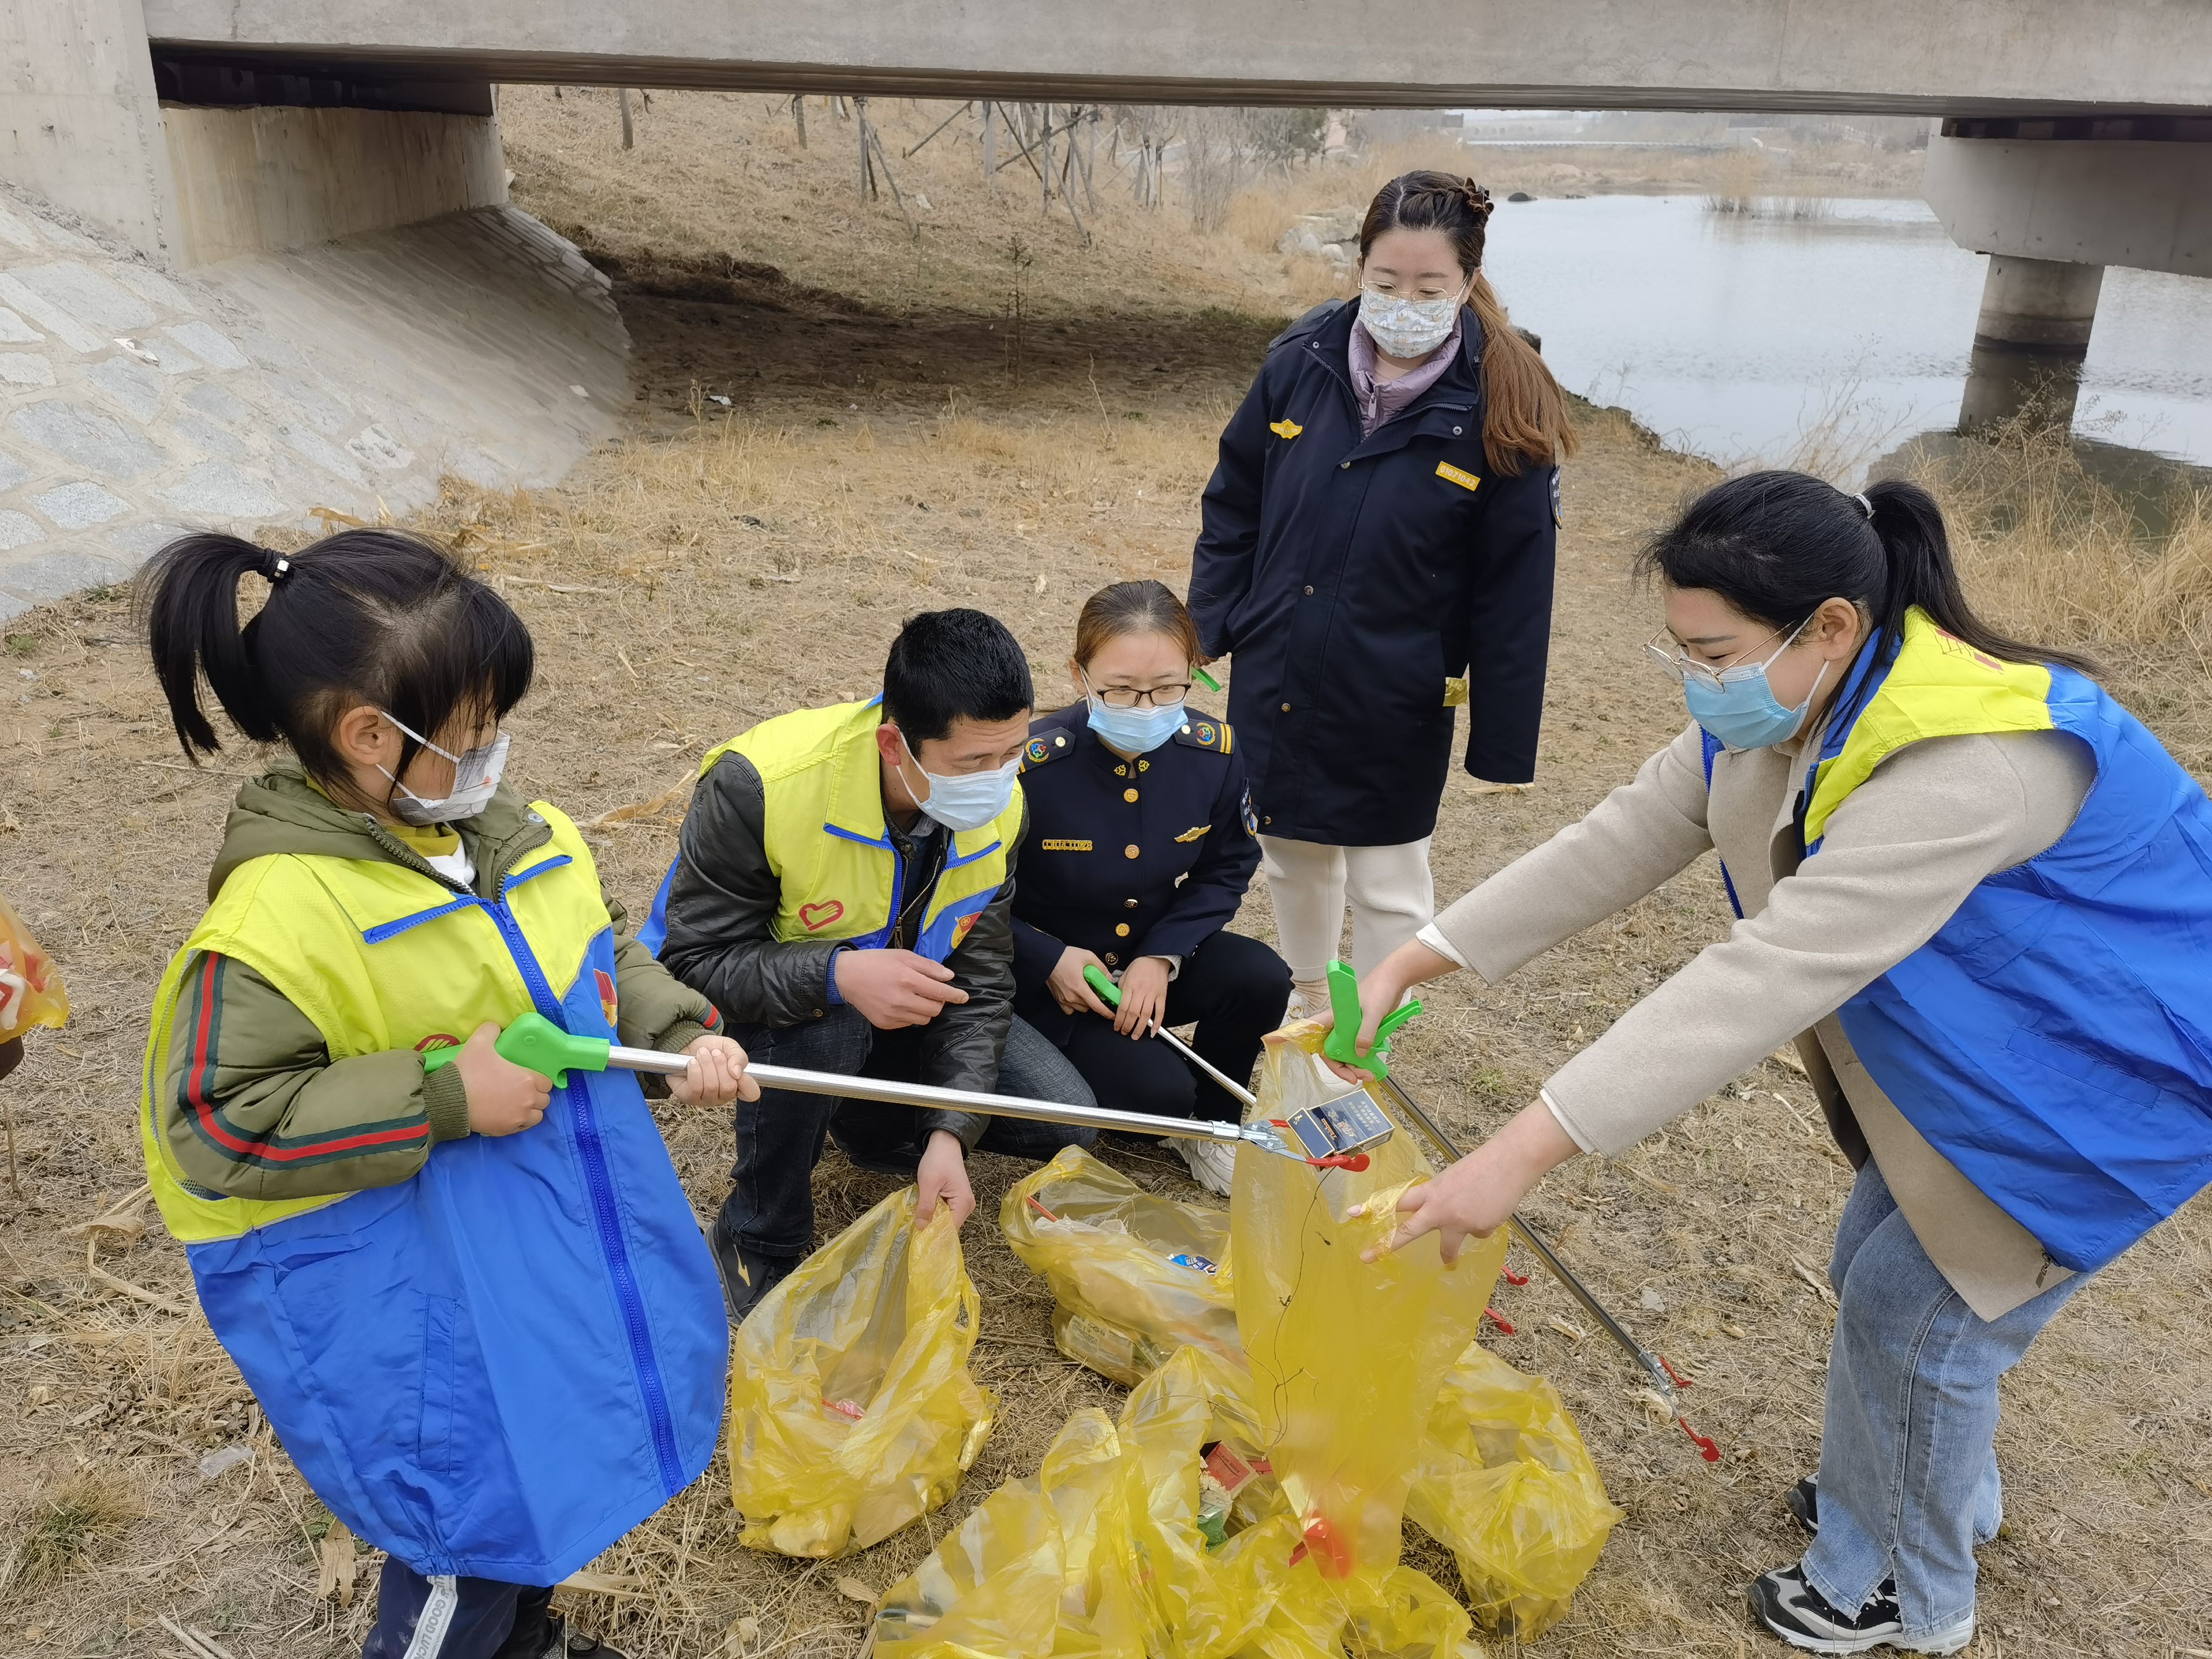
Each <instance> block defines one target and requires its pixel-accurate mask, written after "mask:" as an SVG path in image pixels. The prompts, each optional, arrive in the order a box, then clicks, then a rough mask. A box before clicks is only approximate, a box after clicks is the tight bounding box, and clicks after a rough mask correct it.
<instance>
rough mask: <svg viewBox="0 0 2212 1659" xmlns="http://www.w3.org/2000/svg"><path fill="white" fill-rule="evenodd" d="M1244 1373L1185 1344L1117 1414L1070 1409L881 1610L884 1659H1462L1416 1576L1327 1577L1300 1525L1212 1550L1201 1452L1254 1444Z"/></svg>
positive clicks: (1459, 1628)
mask: <svg viewBox="0 0 2212 1659" xmlns="http://www.w3.org/2000/svg"><path fill="white" fill-rule="evenodd" d="M1249 1387H1250V1384H1249V1380H1248V1379H1247V1378H1246V1377H1245V1376H1243V1373H1241V1372H1240V1371H1238V1370H1237V1368H1236V1367H1234V1366H1233V1365H1231V1364H1227V1363H1225V1362H1224V1361H1223V1360H1221V1359H1219V1358H1217V1357H1215V1356H1213V1355H1211V1354H1207V1353H1205V1352H1200V1351H1199V1350H1197V1349H1194V1348H1188V1347H1186V1348H1182V1349H1180V1350H1178V1351H1177V1352H1176V1354H1175V1356H1174V1357H1173V1358H1171V1359H1170V1360H1169V1361H1168V1363H1167V1364H1164V1365H1163V1366H1162V1367H1160V1369H1159V1370H1157V1371H1156V1372H1154V1373H1153V1374H1152V1376H1150V1377H1148V1378H1146V1380H1145V1382H1144V1383H1142V1384H1140V1385H1139V1387H1138V1388H1137V1389H1136V1390H1135V1392H1133V1394H1131V1395H1130V1396H1129V1398H1128V1400H1127V1402H1126V1403H1125V1404H1124V1406H1123V1407H1122V1410H1121V1417H1120V1419H1118V1420H1117V1421H1114V1422H1109V1421H1108V1419H1107V1418H1106V1416H1105V1414H1104V1413H1103V1412H1100V1411H1098V1410H1097V1409H1095V1408H1086V1409H1085V1410H1083V1411H1079V1412H1077V1413H1075V1414H1074V1415H1073V1416H1072V1417H1071V1418H1069V1419H1068V1421H1067V1423H1066V1425H1065V1426H1064V1427H1063V1428H1062V1429H1061V1430H1060V1434H1059V1436H1058V1437H1056V1438H1055V1439H1054V1442H1053V1444H1052V1448H1051V1449H1050V1450H1049V1451H1048V1452H1047V1453H1046V1455H1045V1457H1044V1461H1043V1463H1042V1467H1041V1468H1040V1469H1039V1470H1038V1473H1037V1474H1036V1475H1035V1476H1033V1477H1030V1478H1028V1479H1025V1480H1013V1481H1009V1482H1008V1483H1007V1484H1006V1485H1005V1486H1001V1487H1000V1488H999V1490H998V1491H997V1492H994V1493H993V1494H992V1495H991V1496H990V1498H987V1499H986V1500H985V1501H984V1503H983V1504H981V1507H979V1508H978V1509H976V1510H975V1511H974V1512H973V1513H972V1514H970V1515H969V1517H968V1519H967V1520H966V1521H965V1522H963V1523H962V1524H961V1526H960V1527H959V1528H957V1530H956V1531H955V1532H954V1533H953V1534H951V1536H950V1537H948V1538H946V1539H945V1541H944V1542H943V1543H941V1544H940V1545H939V1547H938V1548H937V1549H936V1551H935V1552H934V1553H932V1554H931V1556H930V1557H929V1558H928V1559H927V1560H925V1561H924V1562H923V1563H922V1564H921V1567H920V1568H918V1569H917V1570H916V1571H915V1573H914V1575H913V1576H912V1577H908V1578H907V1579H905V1580H904V1581H902V1583H897V1584H895V1585H893V1586H892V1587H891V1589H890V1590H888V1591H887V1592H886V1593H885V1594H884V1598H883V1600H882V1601H881V1602H880V1603H879V1604H878V1609H877V1613H876V1624H875V1651H876V1652H877V1654H878V1655H879V1656H881V1659H981V1656H989V1659H1048V1656H1052V1655H1061V1656H1066V1655H1077V1654H1079V1655H1084V1656H1086V1659H1343V1656H1344V1653H1345V1651H1346V1646H1347V1645H1350V1646H1351V1647H1352V1650H1353V1651H1355V1652H1358V1653H1360V1654H1362V1655H1364V1656H1367V1659H1459V1656H1461V1655H1462V1653H1463V1652H1465V1651H1467V1646H1466V1644H1467V1643H1468V1632H1469V1630H1470V1626H1469V1622H1468V1616H1467V1613H1466V1611H1465V1609H1463V1608H1462V1607H1460V1606H1459V1604H1458V1603H1457V1602H1456V1601H1454V1600H1453V1599H1452V1597H1451V1596H1450V1595H1449V1593H1447V1592H1446V1591H1445V1590H1444V1589H1443V1587H1442V1586H1441V1585H1439V1584H1437V1583H1435V1582H1434V1581H1433V1580H1431V1579H1430V1578H1428V1577H1425V1576H1424V1575H1423V1574H1421V1573H1419V1572H1416V1571H1413V1569H1411V1568H1408V1567H1403V1566H1370V1567H1366V1568H1362V1569H1359V1570H1358V1571H1354V1572H1352V1574H1350V1575H1348V1576H1346V1577H1341V1578H1334V1579H1331V1578H1324V1577H1322V1573H1321V1571H1320V1570H1319V1567H1318V1565H1316V1561H1315V1559H1314V1555H1313V1552H1312V1551H1311V1550H1310V1548H1309V1547H1307V1545H1306V1541H1305V1540H1304V1536H1303V1534H1302V1529H1301V1526H1300V1523H1299V1521H1298V1518H1297V1516H1295V1515H1293V1514H1292V1513H1291V1511H1290V1510H1289V1509H1288V1508H1287V1507H1285V1506H1284V1505H1283V1504H1281V1503H1280V1502H1279V1501H1278V1503H1277V1504H1276V1505H1275V1507H1274V1508H1273V1511H1272V1512H1271V1513H1268V1514H1266V1515H1264V1516H1260V1517H1258V1518H1256V1519H1255V1521H1254V1522H1252V1523H1251V1524H1249V1525H1248V1526H1246V1527H1245V1528H1243V1530H1242V1531H1239V1532H1237V1533H1235V1534H1231V1536H1230V1537H1229V1538H1228V1540H1227V1541H1226V1542H1225V1544H1224V1545H1223V1546H1221V1547H1219V1548H1218V1549H1212V1548H1209V1547H1208V1546H1207V1541H1206V1535H1205V1534H1203V1533H1202V1532H1201V1531H1200V1528H1199V1525H1198V1520H1197V1510H1198V1498H1199V1468H1200V1462H1199V1454H1200V1449H1201V1448H1202V1447H1204V1446H1206V1445H1208V1444H1214V1443H1220V1444H1227V1445H1231V1446H1232V1447H1238V1448H1240V1449H1242V1451H1243V1452H1244V1453H1248V1454H1249V1453H1254V1452H1255V1448H1254V1447H1253V1446H1252V1445H1251V1443H1250V1442H1249V1440H1246V1439H1244V1438H1243V1437H1244V1436H1246V1435H1248V1434H1249V1433H1250V1432H1251V1431H1253V1429H1254V1427H1255V1425H1256V1423H1257V1420H1258V1417H1257V1413H1255V1410H1254V1408H1253V1403H1252V1401H1251V1399H1250V1397H1249Z"/></svg>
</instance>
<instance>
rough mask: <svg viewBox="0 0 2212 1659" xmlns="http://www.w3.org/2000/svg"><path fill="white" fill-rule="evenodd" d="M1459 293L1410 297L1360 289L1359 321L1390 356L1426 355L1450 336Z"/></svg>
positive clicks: (1456, 312) (1456, 311) (1455, 316)
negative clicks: (1410, 298)
mask: <svg viewBox="0 0 2212 1659" xmlns="http://www.w3.org/2000/svg"><path fill="white" fill-rule="evenodd" d="M1461 299H1462V296H1461V295H1457V294H1447V295H1442V296H1441V297H1439V298H1437V299H1434V300H1409V299H1406V298H1404V297H1402V296H1401V295H1395V294H1377V293H1376V291H1375V290H1374V289H1371V288H1363V289H1360V290H1359V321H1360V323H1361V325H1362V326H1364V328H1365V329H1366V330H1367V333H1368V337H1370V339H1372V340H1373V341H1374V342H1375V343H1376V347H1377V348H1378V349H1381V350H1383V351H1384V352H1386V353H1388V354H1389V356H1393V357H1400V358H1407V357H1425V356H1428V355H1429V353H1431V351H1434V350H1435V349H1437V347H1438V346H1440V345H1442V344H1443V343H1444V342H1445V341H1446V340H1447V339H1449V337H1451V331H1452V323H1453V322H1454V320H1455V319H1457V317H1458V316H1459V307H1460V301H1461Z"/></svg>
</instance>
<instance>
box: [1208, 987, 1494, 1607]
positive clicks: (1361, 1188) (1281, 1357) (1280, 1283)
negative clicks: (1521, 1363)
mask: <svg viewBox="0 0 2212 1659" xmlns="http://www.w3.org/2000/svg"><path fill="white" fill-rule="evenodd" d="M1321 1040H1322V1032H1321V1030H1320V1029H1319V1028H1318V1027H1316V1026H1314V1025H1311V1024H1304V1025H1297V1026H1293V1027H1291V1028H1290V1029H1289V1030H1285V1031H1279V1032H1277V1033H1276V1034H1275V1035H1274V1036H1271V1037H1269V1038H1268V1039H1267V1054H1266V1064H1265V1067H1264V1069H1263V1071H1262V1073H1261V1082H1260V1103H1259V1106H1258V1107H1257V1108H1256V1109H1255V1115H1256V1116H1258V1117H1261V1118H1287V1117H1289V1116H1290V1115H1291V1113H1293V1112H1296V1111H1299V1110H1302V1109H1305V1108H1307V1107H1310V1106H1313V1105H1316V1104H1318V1103H1321V1102H1322V1101H1324V1100H1327V1099H1329V1098H1332V1097H1334V1096H1336V1095H1340V1094H1341V1093H1342V1092H1343V1091H1344V1089H1345V1086H1346V1085H1344V1084H1343V1083H1342V1082H1341V1081H1340V1079H1337V1078H1336V1076H1335V1075H1334V1073H1330V1072H1328V1070H1327V1068H1326V1067H1324V1066H1322V1062H1321V1060H1320V1059H1319V1050H1320V1048H1321ZM1369 1094H1370V1098H1373V1099H1374V1100H1375V1101H1376V1104H1377V1105H1378V1106H1381V1107H1382V1108H1383V1110H1384V1111H1385V1112H1389V1104H1388V1103H1387V1101H1386V1100H1385V1099H1384V1098H1383V1097H1382V1096H1381V1095H1380V1094H1379V1093H1378V1092H1377V1091H1373V1090H1370V1091H1369ZM1391 1115H1393V1116H1394V1117H1395V1114H1391ZM1369 1158H1370V1164H1369V1166H1368V1168H1367V1169H1366V1170H1364V1171H1358V1172H1354V1171H1352V1170H1328V1171H1322V1170H1314V1169H1312V1168H1310V1167H1308V1166H1306V1165H1304V1164H1297V1163H1294V1162H1292V1161H1291V1160H1290V1159H1288V1158H1276V1157H1273V1156H1272V1155H1270V1154H1268V1153H1266V1152H1258V1151H1255V1149H1253V1148H1251V1147H1249V1146H1248V1147H1244V1148H1242V1149H1240V1150H1239V1151H1238V1152H1237V1180H1236V1187H1235V1192H1234V1195H1233V1197H1232V1199H1231V1240H1232V1243H1231V1257H1232V1259H1233V1260H1234V1261H1235V1263H1236V1279H1235V1285H1234V1289H1235V1292H1236V1297H1237V1329H1238V1332H1239V1334H1240V1335H1241V1336H1242V1338H1243V1346H1244V1352H1245V1357H1246V1360H1247V1363H1248V1364H1249V1365H1250V1367H1251V1372H1252V1384H1251V1398H1252V1400H1253V1401H1254V1403H1255V1407H1257V1409H1258V1413H1259V1431H1260V1436H1261V1447H1262V1449H1264V1450H1265V1452H1266V1454H1267V1456H1268V1457H1269V1458H1270V1459H1272V1460H1273V1465H1274V1470H1275V1474H1276V1476H1277V1477H1278V1478H1279V1480H1281V1482H1282V1484H1283V1487H1284V1491H1285V1494H1286V1495H1287V1497H1288V1498H1289V1500H1290V1502H1291V1506H1292V1508H1293V1510H1295V1511H1296V1513H1297V1516H1299V1519H1300V1523H1301V1525H1302V1527H1303V1528H1304V1533H1305V1537H1306V1541H1307V1543H1308V1544H1309V1546H1310V1547H1311V1549H1312V1551H1313V1553H1314V1554H1315V1557H1316V1560H1317V1562H1318V1564H1319V1565H1320V1567H1321V1571H1322V1574H1323V1575H1324V1576H1325V1577H1350V1576H1352V1574H1354V1573H1357V1572H1360V1571H1366V1570H1370V1569H1375V1570H1380V1569H1386V1568H1388V1567H1389V1566H1390V1565H1393V1564H1395V1562H1396V1560H1397V1559H1398V1547H1399V1528H1400V1519H1401V1515H1402V1514H1403V1512H1404V1509H1405V1502H1406V1491H1407V1486H1408V1485H1409V1484H1410V1483H1411V1481H1412V1480H1413V1471H1414V1468H1415V1467H1416V1465H1417V1464H1418V1463H1419V1460H1420V1455H1421V1441H1422V1437H1423V1434H1424V1431H1425V1429H1426V1427H1427V1425H1428V1421H1429V1416H1430V1413H1431V1409H1432V1408H1433V1407H1434V1406H1435V1404H1436V1400H1437V1389H1439V1387H1440V1386H1441V1385H1442V1384H1443V1378H1444V1373H1445V1371H1446V1370H1448V1369H1449V1367H1450V1365H1451V1364H1452V1362H1453V1361H1454V1360H1455V1359H1456V1358H1458V1357H1459V1354H1460V1352H1461V1351H1462V1350H1463V1349H1464V1348H1465V1347H1466V1346H1468V1343H1469V1342H1470V1341H1471V1340H1473V1339H1474V1330H1475V1325H1476V1322H1477V1321H1479V1320H1480V1318H1481V1316H1482V1310H1483V1305H1484V1304H1485V1303H1486V1302H1487V1301H1488V1300H1489V1297H1490V1292H1491V1288H1492V1285H1494V1284H1495V1283H1496V1282H1497V1277H1498V1268H1499V1267H1500V1266H1501V1265H1503V1263H1504V1259H1505V1235H1504V1231H1503V1230H1501V1231H1498V1233H1496V1234H1494V1235H1492V1237H1490V1238H1489V1239H1487V1240H1470V1241H1468V1245H1467V1247H1466V1249H1464V1250H1463V1251H1462V1254H1461V1256H1460V1260H1459V1262H1458V1265H1457V1266H1456V1267H1454V1268H1450V1269H1447V1268H1446V1267H1444V1266H1443V1262H1442V1261H1441V1259H1440V1258H1439V1256H1438V1255H1437V1240H1436V1237H1435V1235H1434V1234H1430V1235H1428V1236H1427V1237H1423V1238H1420V1239H1419V1240H1416V1241H1415V1242H1414V1243H1413V1244H1412V1245H1410V1246H1409V1247H1407V1249H1405V1250H1403V1251H1401V1252H1400V1253H1398V1254H1397V1255H1390V1256H1386V1257H1384V1258H1383V1260H1381V1261H1377V1262H1375V1263H1373V1264H1371V1265H1370V1264H1369V1263H1366V1262H1363V1261H1361V1260H1360V1259H1359V1253H1360V1252H1361V1251H1362V1250H1363V1249H1366V1248H1367V1247H1368V1246H1370V1245H1371V1244H1375V1243H1380V1242H1381V1241H1382V1240H1383V1239H1385V1238H1387V1237H1389V1235H1390V1234H1391V1232H1393V1231H1395V1229H1396V1226H1397V1220H1396V1218H1395V1213H1394V1209H1395V1205H1396V1203H1397V1200H1398V1197H1399V1195H1400V1194H1401V1193H1402V1192H1403V1191H1404V1190H1405V1189H1406V1188H1407V1187H1408V1186H1410V1185H1412V1184H1413V1182H1417V1181H1420V1180H1424V1179H1425V1178H1426V1177H1427V1176H1429V1175H1430V1174H1431V1172H1432V1171H1431V1165H1430V1164H1429V1162H1428V1160H1427V1159H1426V1158H1425V1157H1424V1156H1423V1154H1422V1152H1421V1150H1420V1146H1419V1143H1418V1141H1417V1140H1416V1139H1415V1136H1414V1134H1413V1132H1412V1131H1411V1130H1409V1129H1407V1128H1405V1127H1401V1128H1400V1130H1399V1132H1398V1133H1396V1134H1395V1135H1394V1136H1392V1137H1391V1139H1389V1140H1388V1141H1385V1142H1383V1144H1382V1145H1380V1146H1375V1147H1371V1148H1370V1149H1369ZM1355 1206H1365V1208H1366V1209H1367V1210H1368V1211H1369V1212H1370V1213H1366V1214H1362V1215H1359V1216H1352V1215H1351V1214H1350V1213H1349V1212H1350V1211H1351V1210H1352V1208H1354V1207H1355Z"/></svg>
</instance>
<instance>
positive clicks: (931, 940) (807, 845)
mask: <svg viewBox="0 0 2212 1659" xmlns="http://www.w3.org/2000/svg"><path fill="white" fill-rule="evenodd" d="M882 701H883V700H882V699H881V698H879V697H878V698H871V699H870V700H869V701H868V702H848V703H838V704H836V705H834V706H833V707H831V708H802V709H799V710H798V711H797V712H796V713H793V714H782V715H779V716H778V717H777V718H775V720H763V721H762V722H761V724H759V725H758V726H754V727H753V728H752V729H751V730H750V731H748V732H740V733H739V734H738V736H736V737H734V738H731V739H730V740H729V741H728V742H726V743H722V744H716V745H715V746H714V748H712V749H710V750H708V751H707V755H706V758H705V759H704V760H702V762H700V763H699V775H700V776H702V777H704V776H705V775H707V773H708V771H709V770H710V769H712V768H713V766H714V763H715V762H716V761H718V760H720V758H721V757H723V756H724V755H726V754H730V753H736V754H739V755H743V756H744V757H745V758H746V759H747V760H748V761H750V763H752V766H753V769H754V770H755V771H757V772H758V773H759V774H760V780H761V789H762V793H763V796H764V798H765V799H766V810H765V812H764V814H763V838H764V840H765V842H766V851H767V854H768V861H769V868H770V869H772V870H774V871H775V873H776V877H777V878H778V879H779V880H780V881H781V883H782V885H783V893H782V897H781V901H780V902H779V903H778V905H777V908H776V914H775V936H776V938H777V939H779V940H783V941H789V940H792V939H850V940H852V941H853V942H854V944H855V945H857V946H859V947H860V948H861V949H863V950H866V949H872V948H875V947H878V946H880V945H883V944H884V942H885V941H886V939H888V937H889V935H890V925H891V921H892V919H893V918H894V917H895V916H896V915H897V913H898V909H899V907H900V904H901V903H902V892H901V885H902V882H903V881H904V879H905V874H906V872H905V871H904V869H903V867H902V865H901V862H900V860H899V858H898V855H897V853H896V850H895V849H894V848H893V847H892V845H891V839H890V832H889V830H888V829H886V828H885V827H884V793H883V773H882V769H881V767H880V765H879V763H878V757H877V751H876V737H875V734H876V728H877V727H878V726H880V725H881V724H882V723H883V716H882V713H881V704H882ZM1021 829H1022V794H1021V788H1020V786H1019V785H1016V786H1015V789H1014V793H1013V797H1012V799H1010V800H1009V801H1008V802H1007V803H1006V811H1003V812H1001V813H1000V814H999V816H998V817H995V818H994V819H993V820H992V821H991V822H990V823H987V824H985V825H984V826H983V827H982V828H981V829H963V830H960V831H958V832H957V833H956V834H954V836H953V837H952V846H951V849H950V851H949V852H948V853H947V854H946V857H945V868H944V871H943V872H942V873H941V874H940V875H939V877H938V880H937V890H936V892H934V893H933V894H932V895H931V896H930V901H929V904H928V907H927V910H926V911H925V912H924V913H923V916H922V922H921V931H920V933H919V936H918V937H917V938H915V939H912V940H909V941H908V949H910V950H913V951H916V952H917V953H919V954H920V955H922V956H925V957H928V958H930V960H932V961H933V962H942V961H944V960H945V957H947V956H949V955H951V952H952V951H953V949H954V947H955V946H957V945H958V944H959V943H960V941H961V940H962V939H964V938H966V937H967V935H968V930H969V928H970V927H974V926H975V918H976V917H977V916H978V915H981V913H982V911H983V908H984V907H985V906H987V904H989V903H990V902H991V898H992V896H993V895H994V894H995V893H996V892H997V891H998V890H999V889H1000V887H1001V886H1002V885H1003V884H1005V882H1006V851H1007V848H1010V847H1012V845H1013V844H1014V843H1015V842H1017V841H1018V840H1019V838H1020V836H1021Z"/></svg>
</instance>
